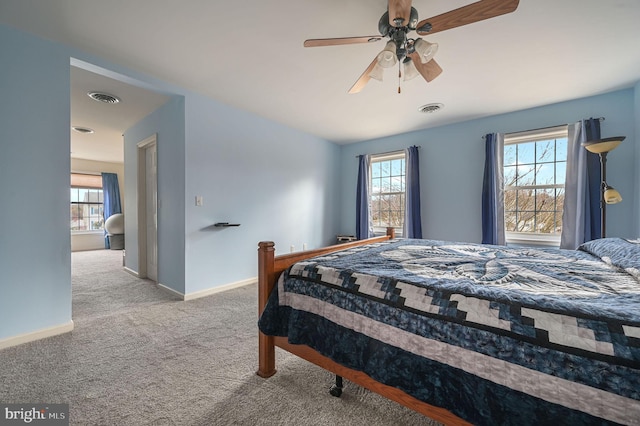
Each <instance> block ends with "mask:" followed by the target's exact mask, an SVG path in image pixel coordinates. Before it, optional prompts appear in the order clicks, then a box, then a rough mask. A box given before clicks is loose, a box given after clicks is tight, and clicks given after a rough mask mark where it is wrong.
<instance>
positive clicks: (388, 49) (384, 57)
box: [378, 41, 398, 68]
mask: <svg viewBox="0 0 640 426" xmlns="http://www.w3.org/2000/svg"><path fill="white" fill-rule="evenodd" d="M397 63H398V58H397V57H396V44H395V43H394V42H393V41H389V42H387V45H386V46H385V47H384V49H383V50H382V52H380V53H378V64H379V65H380V66H381V67H382V68H391V67H392V66H394V65H395V64H397Z"/></svg>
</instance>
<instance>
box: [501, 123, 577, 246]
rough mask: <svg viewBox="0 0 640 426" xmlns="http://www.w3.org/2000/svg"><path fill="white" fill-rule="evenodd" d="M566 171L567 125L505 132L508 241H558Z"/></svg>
mask: <svg viewBox="0 0 640 426" xmlns="http://www.w3.org/2000/svg"><path fill="white" fill-rule="evenodd" d="M566 170H567V127H566V126H560V127H555V128H551V129H544V130H538V131H529V132H522V133H512V134H508V135H505V140H504V214H505V231H506V238H507V242H510V243H532V242H536V243H539V244H545V243H546V244H558V243H559V241H560V234H561V232H562V209H563V206H564V182H565V175H566Z"/></svg>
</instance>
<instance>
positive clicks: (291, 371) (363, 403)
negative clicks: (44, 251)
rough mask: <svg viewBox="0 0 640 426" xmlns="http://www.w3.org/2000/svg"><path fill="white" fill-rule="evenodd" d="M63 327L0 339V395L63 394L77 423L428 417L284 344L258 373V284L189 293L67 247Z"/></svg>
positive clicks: (403, 420) (38, 398) (101, 255)
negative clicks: (334, 389) (4, 342)
mask: <svg viewBox="0 0 640 426" xmlns="http://www.w3.org/2000/svg"><path fill="white" fill-rule="evenodd" d="M72 271H73V272H72V284H73V320H74V323H75V329H74V331H73V332H72V333H68V334H65V335H62V336H57V337H53V338H49V339H43V340H40V341H37V342H32V343H27V344H24V345H20V346H17V347H13V348H8V349H4V350H1V351H0V401H2V402H5V403H68V404H69V405H70V419H71V424H74V425H335V424H345V425H368V426H372V425H434V424H435V423H434V422H432V421H431V420H429V419H426V418H425V417H423V416H421V415H419V414H417V413H414V412H413V411H411V410H408V409H406V408H403V407H401V406H399V405H398V404H396V403H393V402H390V401H388V400H386V399H384V398H381V397H379V396H377V395H375V394H372V393H370V392H368V391H366V390H364V389H361V388H359V387H356V386H354V385H352V384H350V383H347V385H346V388H345V392H344V394H343V396H342V397H341V398H334V397H332V396H330V395H329V393H328V388H329V386H330V385H331V382H332V380H333V376H332V375H331V374H330V373H328V372H326V371H324V370H322V369H320V368H318V367H316V366H314V365H312V364H309V363H307V362H306V361H303V360H301V359H298V358H296V357H294V356H292V355H288V354H286V353H284V352H278V353H277V357H278V361H277V366H278V373H277V374H276V375H275V376H274V377H272V378H270V379H267V380H265V379H261V378H260V377H258V376H256V374H255V370H256V366H257V326H256V321H257V289H256V286H255V285H250V286H246V287H242V288H239V289H235V290H231V291H227V292H224V293H219V294H216V295H212V296H209V297H205V298H201V299H197V300H192V301H188V302H184V301H179V300H177V299H175V298H174V297H173V296H172V295H170V294H168V293H167V292H165V291H163V290H161V289H159V288H158V287H157V286H155V284H154V283H152V282H149V281H146V280H141V279H137V278H135V277H133V276H132V275H130V274H128V273H126V272H125V271H124V270H123V268H122V252H121V251H117V250H98V251H90V252H76V253H73V254H72Z"/></svg>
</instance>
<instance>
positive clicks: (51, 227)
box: [0, 26, 71, 340]
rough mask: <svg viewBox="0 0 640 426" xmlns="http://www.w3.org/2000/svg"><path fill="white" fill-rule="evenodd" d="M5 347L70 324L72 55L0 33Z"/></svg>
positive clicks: (0, 285) (0, 271) (1, 320)
mask: <svg viewBox="0 0 640 426" xmlns="http://www.w3.org/2000/svg"><path fill="white" fill-rule="evenodd" d="M0 64H1V65H0V93H2V97H3V101H2V102H1V103H0V200H2V201H0V202H1V203H2V204H1V208H0V340H1V339H3V338H8V337H11V336H15V335H20V334H24V333H28V332H32V331H35V330H39V329H44V328H48V327H52V326H57V325H62V324H65V323H68V322H69V321H71V257H70V256H71V255H70V253H71V239H70V232H69V170H70V159H69V148H70V144H69V129H70V124H69V109H70V100H69V89H70V88H69V56H68V55H66V54H65V52H64V49H62V48H61V47H60V46H58V45H56V44H53V43H50V42H48V41H44V40H41V39H37V38H34V37H31V36H28V35H25V34H23V33H19V32H16V31H13V30H11V29H8V28H6V27H4V26H0Z"/></svg>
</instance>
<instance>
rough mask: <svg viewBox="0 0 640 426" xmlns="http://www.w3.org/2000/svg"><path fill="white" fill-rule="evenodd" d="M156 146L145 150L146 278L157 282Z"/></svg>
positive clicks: (152, 145)
mask: <svg viewBox="0 0 640 426" xmlns="http://www.w3.org/2000/svg"><path fill="white" fill-rule="evenodd" d="M156 159H157V149H156V144H155V143H154V144H151V145H150V146H148V147H147V148H146V149H145V207H146V208H145V214H146V222H147V224H146V227H147V229H146V234H147V241H146V246H147V278H149V279H151V280H153V281H158V166H157V161H156Z"/></svg>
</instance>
